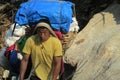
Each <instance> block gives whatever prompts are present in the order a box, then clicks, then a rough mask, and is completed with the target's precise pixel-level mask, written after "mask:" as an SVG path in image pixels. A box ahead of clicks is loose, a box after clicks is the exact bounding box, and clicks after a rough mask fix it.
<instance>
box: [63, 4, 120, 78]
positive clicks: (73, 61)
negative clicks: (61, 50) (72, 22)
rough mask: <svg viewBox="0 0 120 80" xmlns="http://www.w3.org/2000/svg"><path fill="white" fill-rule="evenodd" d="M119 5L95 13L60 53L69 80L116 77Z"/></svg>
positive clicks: (118, 68)
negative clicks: (67, 67) (68, 67)
mask: <svg viewBox="0 0 120 80" xmlns="http://www.w3.org/2000/svg"><path fill="white" fill-rule="evenodd" d="M119 13H120V4H112V5H110V6H109V7H108V8H107V9H106V10H104V11H102V12H100V13H97V14H95V15H94V16H93V18H92V19H91V20H90V21H89V23H88V24H87V25H86V27H85V28H84V29H83V30H82V31H80V32H79V33H78V34H77V36H76V38H75V39H74V41H73V44H72V45H71V46H70V48H68V49H67V51H66V52H65V54H64V57H63V59H64V62H65V63H67V64H70V65H72V66H77V68H76V71H75V73H74V74H73V78H72V80H120V74H119V73H120V14H119Z"/></svg>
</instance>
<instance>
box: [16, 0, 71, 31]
mask: <svg viewBox="0 0 120 80" xmlns="http://www.w3.org/2000/svg"><path fill="white" fill-rule="evenodd" d="M72 6H73V3H71V2H68V1H39V0H38V1H29V2H26V3H22V4H21V5H20V8H19V9H18V11H17V13H16V16H15V22H17V23H18V24H20V25H23V24H29V25H32V26H34V25H35V23H36V22H38V21H39V20H41V19H49V21H50V23H51V25H52V28H53V29H54V30H59V31H61V32H63V33H67V32H68V31H69V27H70V23H71V22H72V15H73V10H72Z"/></svg>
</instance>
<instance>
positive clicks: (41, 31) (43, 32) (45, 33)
mask: <svg viewBox="0 0 120 80" xmlns="http://www.w3.org/2000/svg"><path fill="white" fill-rule="evenodd" d="M37 34H38V35H39V37H40V39H41V40H42V41H43V42H44V41H46V40H48V39H49V37H50V31H49V30H48V29H47V28H38V29H37Z"/></svg>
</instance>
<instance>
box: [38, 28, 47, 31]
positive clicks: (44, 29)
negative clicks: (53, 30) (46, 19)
mask: <svg viewBox="0 0 120 80" xmlns="http://www.w3.org/2000/svg"><path fill="white" fill-rule="evenodd" d="M37 30H38V31H49V30H48V29H47V28H38V29H37Z"/></svg>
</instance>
